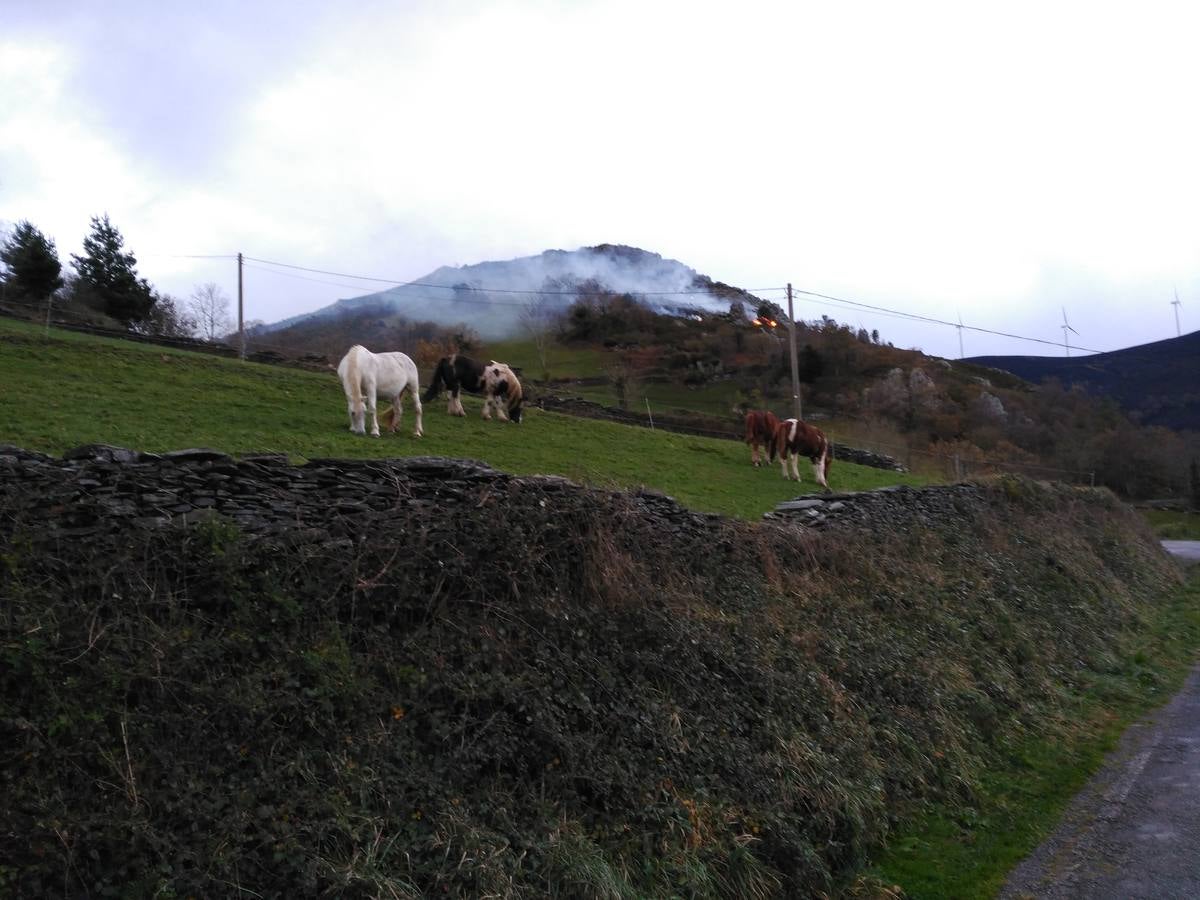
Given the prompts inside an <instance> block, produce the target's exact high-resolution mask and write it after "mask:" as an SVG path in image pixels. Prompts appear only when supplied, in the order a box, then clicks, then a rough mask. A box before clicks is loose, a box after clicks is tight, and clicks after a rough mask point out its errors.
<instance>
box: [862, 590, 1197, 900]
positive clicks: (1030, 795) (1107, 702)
mask: <svg viewBox="0 0 1200 900" xmlns="http://www.w3.org/2000/svg"><path fill="white" fill-rule="evenodd" d="M1198 601H1200V577H1193V578H1192V579H1191V580H1190V581H1189V582H1188V583H1187V584H1186V585H1185V586H1184V587H1182V588H1180V589H1179V590H1178V591H1177V592H1175V593H1174V594H1173V595H1171V596H1168V597H1164V598H1163V602H1162V605H1161V607H1160V609H1159V610H1157V611H1156V615H1155V617H1154V620H1153V624H1152V625H1151V627H1150V628H1149V629H1148V630H1147V631H1146V632H1145V633H1144V634H1143V635H1142V636H1141V637H1140V638H1139V639H1138V641H1137V644H1136V645H1135V646H1134V647H1133V648H1132V649H1133V652H1132V654H1131V655H1130V656H1128V657H1127V658H1124V659H1121V660H1120V662H1119V663H1116V664H1115V665H1114V666H1113V667H1112V669H1111V671H1109V672H1105V673H1103V674H1099V673H1089V674H1088V675H1087V676H1085V677H1084V678H1083V680H1082V683H1081V684H1080V685H1079V687H1077V688H1074V689H1067V690H1064V693H1063V696H1062V701H1063V703H1064V706H1065V709H1066V712H1067V715H1066V716H1065V717H1063V718H1061V720H1060V727H1058V728H1056V729H1054V731H1053V735H1052V736H1051V737H1046V736H1039V735H1036V734H1033V735H1030V736H1028V737H1026V738H1025V739H1023V740H1022V739H1017V740H1014V741H1012V742H1010V743H1007V744H1005V745H1003V746H1001V747H1000V748H998V750H997V752H996V753H995V754H994V755H993V758H992V759H991V760H990V761H989V763H988V765H987V767H986V769H985V771H983V772H982V773H981V777H980V785H979V790H978V791H977V792H976V795H975V797H974V798H973V800H972V801H971V802H970V803H969V804H968V805H967V806H966V807H965V808H964V807H963V806H962V805H951V804H938V803H935V804H930V805H929V806H928V807H926V808H925V810H924V811H923V812H922V814H921V815H919V816H918V817H917V818H916V819H915V820H914V821H911V822H908V823H906V824H905V825H903V826H902V827H901V828H900V830H899V831H898V832H897V833H896V834H895V835H893V836H892V839H891V845H890V847H889V849H888V850H887V851H886V852H885V853H884V854H883V855H882V857H881V858H880V859H879V861H878V862H877V863H876V865H875V867H874V869H873V872H874V874H875V875H877V876H878V877H879V878H880V880H881V881H882V882H884V883H899V884H900V885H901V886H902V887H903V888H904V893H905V896H906V897H909V898H912V900H967V898H979V900H984V898H988V897H994V896H995V895H996V893H997V892H998V891H999V889H1000V887H1001V886H1002V885H1003V884H1004V880H1005V878H1006V877H1007V876H1008V873H1009V872H1010V871H1011V870H1012V868H1013V867H1014V866H1016V864H1017V863H1018V862H1020V861H1021V860H1022V859H1023V858H1024V857H1025V856H1026V855H1027V854H1029V853H1030V852H1031V851H1032V850H1033V849H1034V848H1035V847H1037V845H1038V844H1039V843H1041V841H1042V840H1043V839H1044V838H1045V836H1046V835H1047V834H1048V833H1049V832H1050V831H1051V830H1052V829H1053V828H1054V826H1055V824H1056V823H1057V822H1058V819H1059V817H1060V816H1061V814H1062V812H1063V810H1065V809H1066V807H1067V805H1068V804H1069V803H1070V802H1071V799H1072V798H1073V797H1074V796H1075V794H1076V792H1077V791H1079V790H1080V789H1081V788H1082V787H1083V786H1084V784H1086V783H1087V780H1088V779H1089V778H1090V777H1091V776H1092V774H1093V773H1094V772H1095V771H1096V770H1097V769H1099V768H1100V766H1101V764H1102V763H1103V761H1104V756H1105V754H1106V753H1108V752H1110V751H1111V750H1112V749H1113V748H1114V747H1116V744H1117V741H1118V739H1119V738H1120V737H1121V734H1122V733H1123V732H1124V731H1125V729H1126V728H1127V727H1128V726H1129V725H1130V724H1132V723H1133V722H1134V721H1136V720H1137V719H1138V718H1139V717H1140V716H1142V715H1145V714H1146V713H1147V712H1148V711H1149V710H1151V709H1154V708H1155V707H1157V706H1159V705H1161V704H1162V703H1163V702H1165V701H1166V700H1167V699H1168V698H1170V697H1171V695H1172V694H1174V692H1175V691H1176V690H1178V689H1179V687H1180V686H1181V685H1182V684H1183V680H1184V678H1186V677H1187V674H1188V672H1190V671H1191V669H1192V667H1193V666H1195V665H1196V647H1197V646H1198V645H1200V602H1198Z"/></svg>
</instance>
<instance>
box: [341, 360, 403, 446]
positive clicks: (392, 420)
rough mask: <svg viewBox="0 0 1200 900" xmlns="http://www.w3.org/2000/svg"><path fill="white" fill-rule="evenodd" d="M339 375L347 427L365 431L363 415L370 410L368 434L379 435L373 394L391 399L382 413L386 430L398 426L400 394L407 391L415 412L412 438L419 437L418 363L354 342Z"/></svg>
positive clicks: (401, 412)
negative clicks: (371, 349)
mask: <svg viewBox="0 0 1200 900" xmlns="http://www.w3.org/2000/svg"><path fill="white" fill-rule="evenodd" d="M337 373H338V378H340V379H341V380H342V389H343V390H345V392H346V403H347V405H348V406H349V408H350V430H351V431H352V432H354V433H355V434H365V433H366V414H365V411H364V409H363V401H364V398H365V400H366V409H367V410H370V413H371V435H372V437H379V420H378V419H376V417H375V395H376V394H377V393H380V394H383V395H385V396H388V397H391V398H392V408H391V409H390V410H389V411H388V412H387V414H386V415H385V416H384V423H385V424H386V425H387V427H388V431H389V432H394V431H395V430H396V428H397V427H399V425H400V416H401V415H402V414H403V412H404V408H403V406H402V405H401V395H402V394H403V393H404V392H405V391H406V390H407V391H408V392H409V393H410V394H412V400H413V409H414V410H416V414H417V425H416V428H414V429H413V437H420V436H421V389H420V385H419V384H418V380H419V376H418V375H417V364H416V363H414V362H413V361H412V360H411V359H409V358H408V356H407V355H405V354H403V353H398V352H396V353H372V352H371V351H370V350H368V349H367V348H366V347H363V346H361V345H360V344H355V345H354V346H353V347H351V348H350V349H349V350H348V351H347V352H346V355H345V356H343V357H342V361H341V362H340V363H338V367H337Z"/></svg>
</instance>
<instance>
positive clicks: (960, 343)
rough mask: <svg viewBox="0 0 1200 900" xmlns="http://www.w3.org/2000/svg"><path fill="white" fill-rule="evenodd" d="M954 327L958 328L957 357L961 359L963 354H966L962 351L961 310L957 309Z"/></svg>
mask: <svg viewBox="0 0 1200 900" xmlns="http://www.w3.org/2000/svg"><path fill="white" fill-rule="evenodd" d="M955 327H956V328H958V358H959V359H962V358H963V357H965V356H966V355H967V354H966V353H964V352H963V342H962V330H963V323H962V310H959V311H958V325H956V326H955Z"/></svg>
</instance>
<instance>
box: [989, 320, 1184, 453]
mask: <svg viewBox="0 0 1200 900" xmlns="http://www.w3.org/2000/svg"><path fill="white" fill-rule="evenodd" d="M968 362H972V363H975V364H976V365H980V366H986V367H988V368H992V369H1000V370H1003V371H1005V372H1011V373H1013V374H1014V375H1017V376H1018V377H1020V378H1024V379H1025V380H1026V381H1029V382H1031V383H1033V384H1040V383H1041V382H1042V381H1044V380H1045V379H1047V378H1055V379H1057V380H1058V381H1060V382H1061V383H1063V384H1065V385H1072V384H1078V385H1080V386H1081V387H1083V388H1084V389H1085V390H1087V391H1088V392H1090V393H1092V394H1094V395H1097V396H1104V397H1112V398H1113V399H1115V400H1116V401H1117V402H1118V403H1120V404H1121V407H1122V408H1123V409H1125V410H1127V411H1129V413H1130V414H1131V415H1133V416H1134V417H1135V418H1136V420H1137V421H1139V422H1142V423H1144V424H1146V425H1163V426H1166V427H1168V428H1176V429H1181V430H1182V429H1188V430H1191V431H1200V331H1197V332H1192V333H1191V334H1185V335H1182V336H1180V337H1177V338H1171V339H1169V340H1165V341H1155V342H1154V343H1152V344H1142V345H1140V346H1137V347H1125V348H1123V349H1121V350H1114V351H1112V352H1110V353H1095V354H1089V355H1087V356H1074V357H1066V358H1063V357H1046V356H980V357H975V358H973V359H971V360H968Z"/></svg>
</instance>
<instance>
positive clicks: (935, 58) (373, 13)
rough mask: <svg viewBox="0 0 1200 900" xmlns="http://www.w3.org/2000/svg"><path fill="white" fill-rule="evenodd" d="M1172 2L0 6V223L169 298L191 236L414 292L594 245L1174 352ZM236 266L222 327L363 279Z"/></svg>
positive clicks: (884, 302) (816, 309) (1177, 57)
mask: <svg viewBox="0 0 1200 900" xmlns="http://www.w3.org/2000/svg"><path fill="white" fill-rule="evenodd" d="M335 7H336V8H337V11H334V9H335ZM1196 10H1200V7H1197V5H1195V4H1192V3H1183V2H1181V3H1153V2H1139V3H1136V4H1134V3H1122V4H1108V3H1097V2H1087V3H1054V2H1046V0H1042V2H1036V3H1028V4H1025V3H1013V2H1008V3H1003V4H986V5H985V4H974V3H961V2H952V3H945V4H931V3H914V2H910V3H895V2H886V3H878V4H875V3H853V4H847V3H829V2H821V3H801V2H779V3H756V2H747V0H743V2H739V3H729V2H727V0H723V2H714V3H701V2H694V0H693V2H679V3H674V2H654V0H639V2H624V0H606V2H586V0H578V2H566V0H563V2H551V0H511V2H491V3H469V2H461V3H453V2H405V3H395V2H393V3H376V2H364V0H358V2H355V3H353V4H349V3H347V4H330V3H321V2H297V0H287V2H267V3H254V2H243V0H231V2H226V0H218V2H211V0H210V2H205V3H186V4H185V3H182V2H167V0H146V2H106V3H88V2H83V0H78V2H73V3H70V2H57V0H36V2H24V0H0V12H2V16H0V18H2V20H3V26H2V27H0V221H3V223H4V224H7V225H11V224H12V223H15V222H16V221H19V220H21V219H28V220H29V221H31V222H33V223H34V224H35V225H37V226H38V227H39V228H41V229H42V231H44V232H45V233H46V234H48V235H49V236H50V237H52V238H54V240H55V241H56V242H57V245H58V249H59V252H60V256H61V257H62V258H63V260H64V263H65V262H67V261H68V259H69V254H71V253H72V252H79V249H80V245H81V242H82V240H83V238H84V236H85V235H86V234H87V232H88V228H89V220H90V218H91V216H93V215H97V214H100V213H105V212H107V213H108V214H109V215H110V217H111V219H112V222H113V224H114V225H116V226H117V227H118V228H119V229H120V230H121V232H122V234H124V236H125V238H126V244H127V247H128V249H130V250H132V251H133V252H134V253H135V254H136V255H137V256H138V259H139V272H140V273H141V274H142V275H144V276H145V277H147V278H149V280H150V281H151V282H152V283H153V284H154V285H155V286H156V287H157V288H159V290H161V291H165V292H167V293H170V294H172V295H175V296H177V297H181V298H186V297H187V296H188V295H189V294H190V293H191V292H192V290H193V289H194V287H195V286H196V285H198V284H200V283H203V282H207V281H215V282H217V283H218V284H220V285H221V286H222V288H224V290H225V292H226V293H227V294H229V295H230V296H231V297H234V296H236V288H237V281H236V267H235V264H234V263H233V262H231V261H229V260H196V259H183V258H177V257H178V256H182V255H189V254H230V253H236V252H238V251H242V252H243V253H245V254H247V255H250V256H254V257H259V258H262V259H267V260H277V261H281V262H286V263H292V264H296V265H301V266H309V267H312V268H317V269H327V270H332V271H336V272H343V273H352V274H367V275H377V276H380V277H385V278H395V279H410V278H418V277H420V276H421V275H424V274H425V273H427V272H429V271H431V270H433V269H435V268H437V267H438V266H441V265H462V264H467V263H474V262H479V261H482V260H488V259H507V258H511V257H517V256H528V255H532V254H536V253H540V252H541V251H542V250H545V249H550V248H560V249H573V248H576V247H580V246H584V245H590V244H596V243H605V242H607V243H623V244H631V245H634V246H638V247H641V248H643V249H646V250H652V251H654V252H657V253H661V254H662V255H664V256H666V257H669V258H674V259H678V260H680V261H681V262H683V263H686V264H687V265H689V266H691V267H693V268H695V269H697V270H698V271H699V272H702V273H704V274H707V275H709V276H711V277H713V278H715V279H717V280H720V281H725V282H728V283H731V284H736V285H739V286H741V287H746V288H751V289H754V288H767V287H776V286H781V285H783V284H785V283H787V282H789V281H790V282H792V283H793V284H794V285H795V286H796V287H797V288H798V289H804V290H809V291H815V292H820V293H825V294H831V295H835V296H838V297H845V298H848V299H852V300H857V301H861V302H864V303H869V304H875V305H879V306H886V307H889V308H894V309H899V310H904V311H908V312H913V313H918V314H921V315H926V316H931V317H936V318H942V319H948V320H955V319H957V318H958V317H959V316H960V315H961V317H962V320H963V321H964V322H965V323H967V324H968V325H978V326H980V327H984V328H990V329H995V330H999V331H1007V332H1015V333H1020V334H1026V335H1030V336H1034V337H1039V338H1043V339H1046V340H1051V341H1061V339H1062V331H1061V329H1060V328H1059V326H1060V325H1061V323H1062V312H1061V307H1065V308H1066V311H1067V315H1068V316H1069V317H1070V321H1071V324H1072V325H1073V326H1074V327H1075V328H1076V330H1077V331H1078V332H1079V333H1078V336H1072V342H1073V343H1074V344H1077V345H1079V346H1084V347H1093V348H1097V349H1101V350H1108V349H1115V348H1118V347H1123V346H1129V345H1131V344H1139V343H1145V342H1148V341H1153V340H1158V339H1161V338H1165V337H1172V336H1174V335H1175V319H1174V310H1173V309H1172V307H1171V305H1170V301H1171V300H1172V299H1173V292H1174V291H1175V290H1178V292H1179V297H1180V299H1181V300H1182V301H1183V306H1182V308H1181V310H1180V315H1181V319H1182V324H1183V330H1184V332H1185V333H1186V332H1188V331H1191V330H1195V328H1196V323H1197V322H1198V321H1200V235H1198V227H1200V226H1198V223H1200V117H1197V115H1196V89H1197V86H1198V85H1200V77H1198V76H1200V54H1198V53H1197V52H1196V46H1195V44H1196V38H1197V35H1198V34H1200V12H1198V11H1196ZM255 266H257V267H256V268H248V269H247V270H246V304H247V309H246V315H247V318H256V319H265V320H267V321H275V320H278V319H280V318H283V317H285V316H288V315H292V314H295V313H298V312H303V311H306V310H310V309H315V308H317V307H320V306H323V305H326V304H327V303H330V302H332V301H334V300H336V299H338V298H339V297H348V296H355V295H357V294H362V293H368V292H369V291H371V290H374V289H378V288H380V287H383V286H385V285H380V284H371V283H362V285H361V287H359V286H356V284H357V283H356V282H352V281H350V280H348V279H345V278H336V277H329V276H319V275H307V276H305V277H306V278H313V279H318V281H311V280H301V279H299V278H297V277H295V275H297V274H303V273H295V272H293V273H292V275H291V276H285V275H283V274H278V272H279V270H276V271H275V272H270V271H265V270H264V269H265V268H266V267H262V266H261V264H255ZM322 282H332V283H322ZM822 313H824V314H828V315H830V316H832V317H834V318H836V319H838V320H840V321H846V322H849V323H851V324H854V325H862V326H864V327H866V328H868V329H870V328H877V329H878V330H879V331H880V332H881V334H882V335H883V337H884V338H885V339H890V340H892V341H893V342H894V343H895V344H897V345H898V346H918V347H921V348H922V349H924V350H926V351H927V352H930V353H935V354H938V355H944V356H949V357H957V356H958V336H957V334H956V333H955V330H954V329H952V328H947V327H938V326H930V325H925V324H916V323H912V322H905V321H903V320H899V319H895V318H890V317H885V316H882V315H877V314H874V313H871V312H868V311H851V310H847V309H843V308H837V307H835V306H833V305H831V304H829V303H828V302H827V301H821V302H819V303H818V302H809V301H807V300H806V301H805V302H803V303H800V304H799V306H798V308H797V315H798V316H802V317H804V318H816V317H819V316H820V315H821V314H822ZM964 340H965V344H966V352H967V355H973V354H979V353H1031V354H1049V355H1061V354H1062V352H1063V350H1062V348H1061V347H1058V348H1055V347H1045V346H1039V345H1036V344H1028V343H1022V342H1018V341H1013V340H1008V339H1002V338H990V337H985V336H983V335H978V334H973V333H970V332H968V333H966V335H965V338H964Z"/></svg>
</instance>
